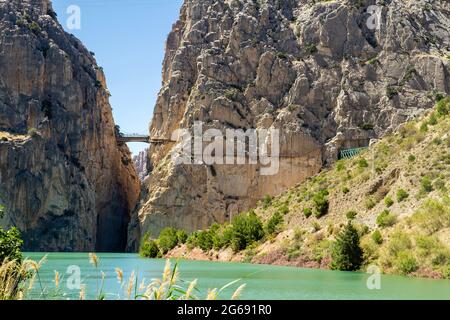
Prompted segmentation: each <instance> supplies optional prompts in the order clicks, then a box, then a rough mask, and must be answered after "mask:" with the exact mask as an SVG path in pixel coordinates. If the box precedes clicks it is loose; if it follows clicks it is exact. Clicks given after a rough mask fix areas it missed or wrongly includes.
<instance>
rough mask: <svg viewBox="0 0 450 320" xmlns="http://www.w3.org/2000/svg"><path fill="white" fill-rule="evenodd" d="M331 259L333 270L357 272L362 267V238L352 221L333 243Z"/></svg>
mask: <svg viewBox="0 0 450 320" xmlns="http://www.w3.org/2000/svg"><path fill="white" fill-rule="evenodd" d="M331 258H332V262H331V268H332V269H333V270H342V271H355V270H358V269H359V268H360V267H361V265H362V263H363V251H362V249H361V247H360V238H359V234H358V231H357V230H356V229H355V228H354V227H353V225H352V223H351V222H350V221H349V222H348V224H347V226H346V227H345V228H344V229H343V230H342V231H341V232H340V233H339V234H338V236H337V238H336V241H335V242H334V243H333V245H332V247H331Z"/></svg>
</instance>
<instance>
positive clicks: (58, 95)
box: [0, 0, 450, 252]
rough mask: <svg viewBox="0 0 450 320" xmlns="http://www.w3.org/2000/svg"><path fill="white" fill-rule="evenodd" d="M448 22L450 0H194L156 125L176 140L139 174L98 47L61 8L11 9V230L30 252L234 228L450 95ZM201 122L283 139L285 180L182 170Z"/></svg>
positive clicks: (3, 186)
mask: <svg viewBox="0 0 450 320" xmlns="http://www.w3.org/2000/svg"><path fill="white" fill-rule="evenodd" d="M374 5H375V6H378V8H379V9H380V12H381V19H380V21H378V22H379V23H378V25H376V26H375V27H374V26H372V25H370V24H368V23H367V21H368V20H369V19H370V18H373V17H372V14H371V13H370V11H369V10H368V8H369V6H374ZM449 12H450V7H449V3H448V1H444V0H442V1H438V0H436V1H432V3H430V2H429V1H425V0H419V1H403V0H386V1H376V0H367V1H360V0H342V1H307V0H285V1H277V0H266V1H253V0H245V1H244V0H185V1H184V4H183V6H182V8H181V11H180V18H179V20H178V21H177V22H176V23H175V24H174V25H173V29H172V31H171V32H170V34H169V35H168V38H167V43H166V52H165V58H164V62H163V67H162V88H161V91H160V93H159V95H158V100H157V103H156V106H155V108H154V115H153V120H152V122H151V124H150V128H149V136H150V137H158V138H161V139H166V140H167V141H165V143H158V144H151V145H150V148H149V150H148V152H147V153H146V155H143V154H141V155H139V156H138V158H137V159H136V163H138V164H139V172H138V173H137V172H136V169H135V168H134V166H133V162H132V160H131V154H130V152H129V150H128V148H127V146H126V145H125V144H124V143H121V142H120V141H118V140H119V139H118V137H119V133H118V132H117V130H116V126H115V122H114V119H113V115H112V111H111V107H110V105H109V100H108V99H109V92H108V90H107V84H106V79H105V77H104V74H103V72H102V69H101V68H100V67H98V66H97V63H96V61H95V58H94V57H93V55H92V53H90V52H89V51H88V50H87V49H86V48H85V47H84V46H83V44H82V43H81V42H80V41H79V40H78V39H76V38H75V37H74V36H73V35H70V34H68V33H66V32H65V31H64V30H63V28H62V26H61V25H60V24H59V23H58V21H57V17H56V15H55V13H54V11H53V9H52V6H51V3H50V1H49V0H22V1H20V0H11V1H7V2H1V3H0V19H1V20H0V43H1V49H0V50H1V51H0V115H1V117H0V204H2V205H4V206H5V208H6V210H5V215H4V217H3V218H2V219H1V220H0V224H1V225H4V226H12V225H14V226H17V227H18V228H19V229H20V230H21V231H22V234H23V237H24V240H25V247H24V249H25V250H28V251H100V252H105V251H106V252H123V251H125V250H128V251H131V252H136V251H137V250H138V248H139V245H140V241H141V239H142V237H143V236H144V235H145V234H151V235H152V236H153V237H156V236H157V235H158V234H159V232H160V231H161V230H162V229H164V228H166V227H175V228H178V229H184V230H186V231H187V232H193V231H196V230H199V229H205V228H208V227H210V226H211V225H212V224H213V223H223V222H227V221H230V220H231V219H232V218H233V217H235V216H236V215H238V214H239V213H241V212H243V211H247V210H249V209H251V208H254V207H256V206H257V203H258V201H260V200H261V199H263V198H264V197H265V196H269V197H273V196H277V195H279V194H281V193H282V192H284V191H286V190H288V189H289V188H291V187H294V186H297V185H298V184H299V183H301V182H304V181H305V180H306V179H307V178H309V177H311V176H314V175H316V174H318V173H319V172H320V171H321V170H322V168H323V167H324V166H328V165H331V164H332V163H334V162H336V160H338V156H339V152H340V151H341V150H343V149H350V148H359V147H367V146H369V144H370V143H371V142H372V143H375V142H376V141H377V139H380V138H381V137H383V136H384V135H386V134H389V133H392V132H394V131H396V130H397V129H398V128H399V127H400V126H401V125H402V124H404V123H405V122H407V121H410V120H413V119H415V118H417V117H420V116H423V115H424V114H425V113H426V112H427V111H428V110H429V109H431V108H432V107H433V106H435V104H436V97H437V96H439V95H440V96H445V95H447V94H449V93H450V81H449V77H450V71H449V61H450V60H449V58H448V57H449V56H450V49H449V48H450V35H449V32H448V30H449V26H450V15H449ZM142 32H143V33H144V34H145V31H142ZM195 122H201V123H202V124H203V126H204V128H205V129H218V130H220V131H221V132H225V131H226V130H227V129H240V130H244V131H245V130H247V129H261V130H263V129H267V130H271V129H277V130H279V131H280V133H281V135H280V154H281V155H282V156H281V157H280V170H279V173H278V174H276V175H274V176H264V175H261V174H260V171H261V169H262V168H261V166H260V165H259V164H245V165H233V166H230V165H226V164H212V165H207V164H200V165H199V164H181V165H175V164H174V162H173V160H172V151H173V150H175V149H176V148H177V147H178V144H177V142H176V141H170V140H171V136H172V133H173V132H174V131H176V130H178V129H188V130H191V129H192V128H193V126H194V123H195ZM145 156H146V158H147V159H143V157H145ZM140 179H143V181H142V182H141V181H140Z"/></svg>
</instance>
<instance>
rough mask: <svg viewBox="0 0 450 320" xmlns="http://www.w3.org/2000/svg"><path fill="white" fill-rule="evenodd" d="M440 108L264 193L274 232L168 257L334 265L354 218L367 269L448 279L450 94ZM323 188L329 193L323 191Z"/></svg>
mask: <svg viewBox="0 0 450 320" xmlns="http://www.w3.org/2000/svg"><path fill="white" fill-rule="evenodd" d="M438 106H439V107H438V108H437V110H436V111H435V112H432V113H431V114H430V115H428V116H426V117H424V118H421V119H417V120H413V121H410V122H408V123H406V124H404V125H402V126H401V127H400V128H399V130H398V131H397V132H396V133H394V134H390V135H387V136H385V137H383V138H382V139H381V140H380V141H378V142H377V143H375V144H373V145H372V146H371V147H370V148H369V149H368V150H366V151H364V152H362V153H360V154H359V155H358V156H356V157H354V158H351V159H343V160H339V161H338V162H337V163H336V164H335V165H333V166H331V167H330V168H327V169H325V170H323V171H322V172H321V173H320V174H318V175H316V176H314V177H311V178H309V179H308V180H307V181H305V182H303V183H301V184H299V185H298V186H296V187H294V188H291V189H289V190H287V191H286V192H283V193H282V194H281V195H279V196H277V197H274V198H265V199H264V201H261V203H259V205H258V206H257V207H256V208H255V209H254V212H255V213H256V214H257V215H258V216H259V217H260V218H261V219H262V221H263V223H264V227H265V230H269V228H268V226H269V224H270V221H271V220H272V228H271V230H273V231H274V232H273V233H271V234H268V233H266V235H265V236H264V238H262V239H261V240H260V241H258V242H255V243H253V244H250V245H249V246H248V248H246V249H245V250H243V251H241V252H233V250H231V248H230V245H227V246H224V247H222V248H215V249H216V250H211V251H209V252H204V251H202V250H200V249H199V248H195V249H193V250H189V248H187V247H186V246H185V245H183V246H181V247H178V248H176V249H174V250H173V251H172V252H170V253H169V254H168V256H170V257H178V258H192V259H206V260H223V261H246V262H250V261H251V262H253V263H264V264H281V265H293V266H299V267H312V268H330V266H331V265H330V262H331V261H332V254H331V252H332V247H333V243H334V241H335V240H336V238H337V236H338V235H339V233H340V232H341V230H342V229H343V227H344V225H345V224H346V223H347V221H348V220H349V219H352V224H353V225H354V226H355V227H356V228H357V230H358V232H359V234H360V236H361V242H360V246H361V248H362V250H363V254H364V255H363V257H364V263H363V266H362V269H363V270H364V269H367V268H369V267H370V266H376V267H378V268H379V269H380V270H381V271H383V272H386V273H397V274H411V275H415V276H423V277H433V278H448V279H450V193H449V190H450V179H449V178H450V133H449V132H450V96H448V97H447V98H446V99H442V100H441V101H440V102H439V103H438ZM324 190H326V191H327V192H326V193H327V194H328V195H327V196H326V197H323V198H322V197H320V196H318V195H319V194H324ZM320 199H324V200H323V201H319V200H320ZM324 203H326V206H324V205H323V204H324ZM321 208H325V209H322V210H320V211H319V210H318V209H321ZM276 216H278V217H279V218H278V220H276V221H278V224H276V227H274V225H275V224H274V223H273V221H274V217H276ZM227 228H229V226H227V225H222V226H220V227H219V228H216V229H215V231H214V233H213V235H212V236H214V237H219V238H220V237H224V234H225V233H224V230H226V229H227ZM204 238H206V237H204ZM204 238H203V239H204ZM188 243H189V240H188ZM216 243H220V241H216V242H215V244H216ZM372 270H374V269H372ZM372 272H373V271H372Z"/></svg>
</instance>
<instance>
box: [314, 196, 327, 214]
mask: <svg viewBox="0 0 450 320" xmlns="http://www.w3.org/2000/svg"><path fill="white" fill-rule="evenodd" d="M313 203H314V209H315V210H314V215H315V216H316V218H320V217H322V216H324V215H325V214H327V213H328V208H329V202H328V190H321V191H319V192H318V193H316V194H315V195H314V197H313Z"/></svg>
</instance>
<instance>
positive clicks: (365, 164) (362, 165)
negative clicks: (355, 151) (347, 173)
mask: <svg viewBox="0 0 450 320" xmlns="http://www.w3.org/2000/svg"><path fill="white" fill-rule="evenodd" d="M368 166H369V163H368V162H367V160H366V159H365V158H360V159H359V160H358V168H361V169H362V168H367V167H368Z"/></svg>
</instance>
